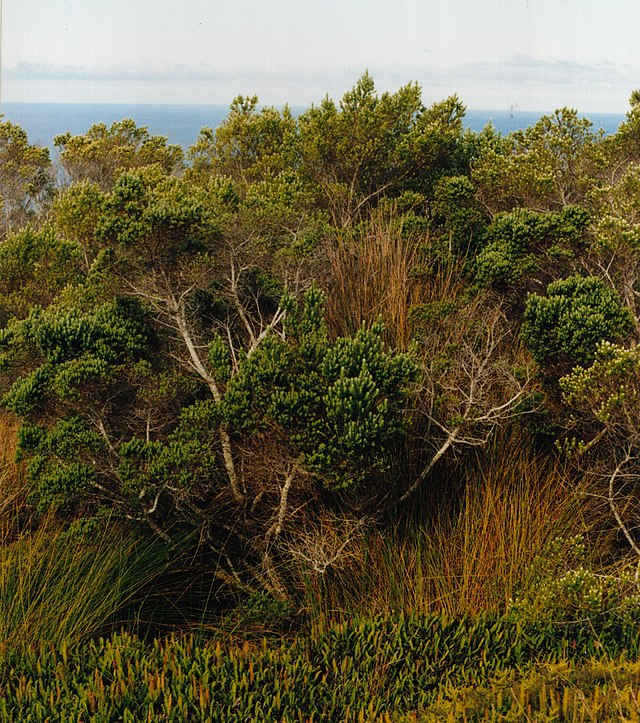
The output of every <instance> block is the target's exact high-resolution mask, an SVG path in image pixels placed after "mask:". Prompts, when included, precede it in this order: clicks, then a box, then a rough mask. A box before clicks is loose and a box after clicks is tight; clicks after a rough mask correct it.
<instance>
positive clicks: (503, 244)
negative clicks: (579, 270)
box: [475, 206, 589, 287]
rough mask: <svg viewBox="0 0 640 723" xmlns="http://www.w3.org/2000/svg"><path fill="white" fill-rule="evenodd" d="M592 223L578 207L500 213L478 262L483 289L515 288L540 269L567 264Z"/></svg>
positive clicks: (477, 269)
mask: <svg viewBox="0 0 640 723" xmlns="http://www.w3.org/2000/svg"><path fill="white" fill-rule="evenodd" d="M588 223H589V215H588V213H587V212H586V211H585V210H584V209H583V208H580V207H579V206H567V207H566V208H564V209H562V211H558V212H552V213H537V212H535V211H531V210H529V209H526V208H518V209H515V210H514V211H509V212H506V213H499V214H498V215H497V216H496V218H495V220H494V222H493V223H492V224H491V225H490V226H489V227H488V229H487V243H486V245H485V246H484V248H483V249H482V250H481V251H480V253H479V254H478V256H477V257H476V260H475V266H476V278H477V280H478V282H479V283H480V284H481V285H483V286H497V287H505V286H513V285H515V284H517V283H518V282H520V281H521V280H522V279H523V278H526V277H527V276H528V275H535V274H536V273H537V272H539V270H540V269H541V267H544V266H547V267H549V266H550V265H553V264H557V263H558V262H561V263H562V264H564V265H566V264H567V263H571V260H572V259H573V258H574V257H575V256H576V252H578V251H579V250H580V247H581V244H582V241H583V238H584V235H585V231H586V229H587V226H588Z"/></svg>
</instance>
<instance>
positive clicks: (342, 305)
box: [326, 212, 465, 349]
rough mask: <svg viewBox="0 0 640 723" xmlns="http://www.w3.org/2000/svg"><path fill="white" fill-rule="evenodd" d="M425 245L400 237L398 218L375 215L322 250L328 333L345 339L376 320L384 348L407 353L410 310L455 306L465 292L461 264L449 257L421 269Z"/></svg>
mask: <svg viewBox="0 0 640 723" xmlns="http://www.w3.org/2000/svg"><path fill="white" fill-rule="evenodd" d="M427 244H428V239H427V238H419V237H416V235H415V234H407V233H405V230H404V226H403V220H402V218H397V217H393V216H391V217H390V216H388V215H385V214H384V213H383V212H378V213H376V214H374V215H373V216H372V217H371V218H370V219H369V220H368V221H367V222H366V223H365V224H363V226H362V227H359V228H358V230H356V231H353V232H351V233H350V234H348V235H344V236H341V237H339V238H338V241H337V243H336V244H332V245H329V246H327V248H326V254H327V258H328V260H329V267H330V279H329V283H328V287H329V288H328V292H329V293H328V299H327V322H328V325H329V328H330V330H331V331H332V332H333V333H334V334H336V335H338V336H344V335H348V334H352V333H354V332H355V331H357V330H358V329H359V328H360V326H361V325H362V324H363V323H364V324H366V325H370V324H371V323H373V322H374V321H376V320H377V319H381V320H382V321H383V323H384V325H385V328H386V335H387V341H388V342H389V344H390V345H391V346H393V347H396V348H399V349H406V347H407V345H408V344H409V341H410V339H411V334H412V324H413V322H412V309H415V308H418V307H420V306H424V305H429V304H438V305H439V306H441V307H442V306H443V305H446V304H450V303H454V302H455V301H456V300H457V299H458V298H459V296H460V295H461V294H462V293H463V291H464V288H465V283H464V276H463V273H462V267H463V264H462V262H461V261H459V260H457V259H455V258H453V257H451V258H450V259H449V260H448V261H447V262H445V263H442V262H440V263H436V262H434V261H432V262H431V263H430V265H429V268H425V265H424V259H423V258H422V257H423V253H422V250H423V248H424V246H426V245H427Z"/></svg>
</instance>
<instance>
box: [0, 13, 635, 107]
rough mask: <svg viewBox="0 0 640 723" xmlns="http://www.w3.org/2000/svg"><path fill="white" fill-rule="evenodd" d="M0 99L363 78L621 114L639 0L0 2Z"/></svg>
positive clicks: (630, 84)
mask: <svg viewBox="0 0 640 723" xmlns="http://www.w3.org/2000/svg"><path fill="white" fill-rule="evenodd" d="M3 5H4V31H3V43H2V68H3V79H2V97H3V100H7V101H33V102H45V101H71V102H122V103H169V102H172V103H224V104H228V103H229V102H230V101H231V99H232V98H233V97H234V96H235V95H237V94H239V93H243V94H254V93H255V94H257V95H258V96H259V97H260V100H261V102H264V103H269V104H282V103H284V102H289V103H290V104H292V105H304V106H306V105H309V104H310V103H312V102H316V103H317V102H319V101H320V100H321V99H322V97H323V96H324V95H325V94H327V93H329V94H330V95H331V96H332V97H334V98H339V97H340V96H341V95H342V94H343V93H344V92H345V91H346V90H348V89H349V88H350V87H351V86H352V85H353V84H354V82H355V81H356V80H357V78H358V77H359V76H360V75H361V73H362V72H363V71H364V70H365V69H369V71H370V72H371V73H372V75H373V76H374V79H375V80H376V85H377V86H378V88H379V89H380V90H395V89H397V88H398V87H399V86H400V85H403V84H405V83H407V82H408V81H411V80H415V81H418V83H419V84H420V85H421V86H422V89H423V97H424V99H425V102H432V101H436V100H440V99H442V98H444V97H446V96H448V95H451V94H452V93H457V94H458V95H459V96H460V98H461V100H462V101H463V102H464V103H465V104H466V105H467V106H468V107H469V108H483V109H508V108H511V107H513V108H516V109H520V110H541V111H547V110H552V109H553V108H556V107H559V106H561V105H569V106H573V107H576V108H578V109H579V110H581V111H584V112H589V111H591V112H607V111H609V112H623V111H625V110H626V109H627V107H628V99H629V95H630V93H631V91H632V90H633V89H634V88H636V87H640V47H639V45H638V42H637V35H638V28H640V1H639V0H224V1H223V0H109V1H108V2H107V1H105V0H4V1H3Z"/></svg>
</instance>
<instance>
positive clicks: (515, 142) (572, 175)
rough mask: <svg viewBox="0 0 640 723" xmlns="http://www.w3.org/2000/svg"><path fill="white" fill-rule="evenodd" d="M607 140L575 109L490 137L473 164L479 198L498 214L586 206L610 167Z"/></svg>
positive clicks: (481, 147) (559, 111)
mask: <svg viewBox="0 0 640 723" xmlns="http://www.w3.org/2000/svg"><path fill="white" fill-rule="evenodd" d="M601 140H602V133H601V132H594V131H592V123H591V122H590V121H589V120H588V119H586V118H580V117H579V116H578V113H577V111H575V110H573V109H571V108H560V109H558V110H556V111H555V112H554V113H552V114H551V115H546V116H542V118H540V120H539V121H538V122H537V123H535V124H534V125H533V126H530V127H529V128H527V129H526V130H519V131H514V132H513V133H510V134H509V135H508V136H501V135H500V134H493V135H487V136H486V137H485V138H484V139H483V142H482V144H481V145H480V151H479V155H478V157H477V158H476V159H475V160H474V161H473V163H472V172H471V177H472V179H473V181H474V184H475V185H476V189H477V194H478V199H479V201H480V203H481V204H482V205H483V206H484V208H486V210H487V211H488V212H489V213H490V214H491V215H492V216H495V214H497V213H499V212H500V211H510V210H512V209H513V208H517V207H523V206H524V207H526V208H528V209H530V210H532V211H548V210H558V209H561V208H563V207H565V206H569V205H576V204H582V203H584V202H585V200H586V199H587V198H588V197H589V194H590V193H592V192H593V190H594V189H595V188H596V187H597V185H598V182H599V180H598V172H599V170H600V169H601V168H602V167H603V166H604V164H605V160H604V152H603V149H602V146H601Z"/></svg>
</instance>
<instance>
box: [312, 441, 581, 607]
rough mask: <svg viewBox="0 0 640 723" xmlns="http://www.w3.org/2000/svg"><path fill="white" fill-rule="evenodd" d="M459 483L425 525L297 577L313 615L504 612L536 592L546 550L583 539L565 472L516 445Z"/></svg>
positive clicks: (497, 448)
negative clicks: (528, 590)
mask: <svg viewBox="0 0 640 723" xmlns="http://www.w3.org/2000/svg"><path fill="white" fill-rule="evenodd" d="M461 474H462V475H463V476H464V480H463V481H462V480H461V485H462V489H461V491H460V493H459V495H458V498H457V500H454V499H453V498H452V497H451V496H448V498H447V499H445V500H442V501H441V502H440V503H438V502H437V501H434V502H433V506H432V509H431V510H429V511H427V513H426V516H425V520H424V523H423V524H422V525H420V526H418V527H413V528H412V529H410V530H409V531H402V530H400V529H395V530H393V529H388V528H387V529H378V528H376V529H374V530H371V531H369V532H368V533H367V534H366V535H363V536H361V537H359V538H354V540H353V543H352V545H351V547H350V548H349V549H348V550H346V551H345V556H344V557H345V559H347V560H348V561H347V564H345V565H343V566H342V567H341V568H340V569H327V571H326V572H325V573H324V574H322V575H320V574H317V573H313V572H310V571H308V570H303V571H302V572H301V579H302V580H303V581H304V585H305V595H304V596H303V599H304V605H306V606H307V608H308V609H309V611H310V612H311V614H312V615H314V616H320V617H322V618H324V619H332V618H336V617H337V618H340V617H342V616H343V615H350V614H371V613H373V614H376V613H388V612H406V613H432V612H443V613H445V614H447V615H449V616H452V617H455V616H459V615H466V614H471V615H473V614H477V613H479V612H481V611H492V612H496V613H500V612H504V610H505V609H506V607H507V604H508V602H509V600H510V599H511V598H512V597H514V596H515V594H516V592H517V591H518V590H519V589H521V588H522V586H526V585H527V584H536V582H535V580H534V579H533V572H532V565H533V563H534V561H535V560H536V559H537V558H538V557H539V556H541V555H544V554H545V550H546V549H547V547H548V545H549V543H550V541H551V540H553V539H555V538H557V537H564V538H569V537H571V536H572V535H575V534H578V533H580V532H583V531H584V528H585V522H584V519H583V504H584V500H583V498H581V497H579V496H578V495H577V494H576V492H575V490H574V489H573V488H571V487H570V485H569V480H568V476H567V474H566V472H565V470H564V468H563V466H562V464H560V463H559V462H558V461H557V460H554V459H552V458H549V457H546V458H545V457H543V456H540V455H536V454H535V453H534V452H533V451H532V450H531V448H530V446H529V445H528V444H527V443H526V441H523V440H522V438H521V437H519V436H517V435H506V436H504V437H503V438H501V439H499V440H497V441H496V442H495V445H494V448H493V449H491V450H490V451H489V453H488V454H486V455H484V456H483V459H477V460H476V462H475V464H469V465H468V468H467V469H466V472H462V473H461ZM447 484H448V485H449V486H448V489H452V487H451V482H450V481H449V482H447ZM347 553H348V555H347Z"/></svg>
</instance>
